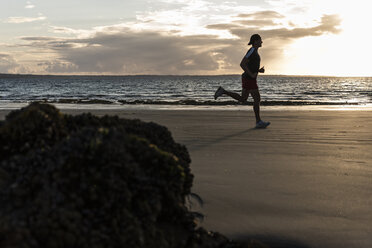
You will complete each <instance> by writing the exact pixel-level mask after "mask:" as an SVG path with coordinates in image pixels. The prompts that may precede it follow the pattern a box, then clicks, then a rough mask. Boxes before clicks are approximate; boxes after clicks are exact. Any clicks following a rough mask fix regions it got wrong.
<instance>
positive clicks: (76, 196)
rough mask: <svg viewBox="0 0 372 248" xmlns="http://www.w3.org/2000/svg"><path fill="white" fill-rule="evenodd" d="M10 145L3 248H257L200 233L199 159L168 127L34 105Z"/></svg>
mask: <svg viewBox="0 0 372 248" xmlns="http://www.w3.org/2000/svg"><path fill="white" fill-rule="evenodd" d="M0 145H1V146H0V147H1V148H0V155H1V161H0V202H1V205H0V247H79V248H80V247H81V248H84V247H89V248H98V247H133V248H135V247H165V248H166V247H177V248H178V247H185V248H186V247H211V248H212V247H213V248H214V247H216V248H217V247H236V248H237V247H248V246H242V245H241V244H237V243H233V242H232V241H229V240H228V239H227V238H226V237H224V236H223V235H221V234H217V233H210V232H207V231H206V230H204V229H202V228H199V229H196V225H195V217H194V215H193V214H192V213H191V212H189V211H188V209H187V208H186V207H185V198H186V197H187V196H188V195H189V194H190V192H191V186H192V180H193V175H192V174H191V171H190V167H189V163H190V157H189V154H188V152H187V149H186V147H184V146H182V145H179V144H177V143H176V142H174V140H173V138H172V136H171V134H170V132H169V131H168V130H167V128H165V127H163V126H160V125H157V124H155V123H145V122H142V121H139V120H126V119H120V118H118V117H115V116H114V117H110V116H104V117H101V118H100V117H96V116H93V115H91V114H82V115H78V116H71V115H63V114H61V113H60V112H59V111H58V110H57V109H56V108H55V107H53V106H51V105H47V104H40V103H33V104H31V105H29V106H28V107H26V108H23V109H21V110H18V111H13V112H11V113H10V114H9V115H8V116H7V118H6V120H5V121H4V122H2V123H1V124H0Z"/></svg>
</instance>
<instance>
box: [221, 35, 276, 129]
mask: <svg viewBox="0 0 372 248" xmlns="http://www.w3.org/2000/svg"><path fill="white" fill-rule="evenodd" d="M262 43H263V42H262V39H261V36H260V35H258V34H254V35H252V36H251V39H250V41H249V43H248V45H252V47H251V48H250V49H249V50H248V52H247V54H246V55H245V56H244V58H243V59H242V62H240V67H241V68H242V69H243V70H244V73H243V74H242V95H239V94H238V93H235V92H231V91H227V90H225V89H224V88H222V87H221V86H220V87H219V88H218V89H217V91H216V93H214V99H217V98H218V97H220V96H222V95H224V94H225V95H228V96H230V97H232V98H234V99H236V100H238V101H240V102H242V103H245V102H246V101H247V99H248V96H249V94H251V96H252V98H253V101H254V102H253V110H254V114H255V117H256V128H265V127H267V126H268V125H270V122H265V121H263V120H261V117H260V101H261V96H260V92H259V90H258V86H257V75H258V73H259V72H260V73H264V72H265V68H264V67H262V68H260V62H261V58H260V55H259V54H258V48H260V47H261V46H262Z"/></svg>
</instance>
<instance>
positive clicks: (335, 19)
mask: <svg viewBox="0 0 372 248" xmlns="http://www.w3.org/2000/svg"><path fill="white" fill-rule="evenodd" d="M340 23H341V19H340V17H339V16H338V15H323V16H322V18H321V21H320V23H318V25H316V26H314V27H308V28H299V27H296V28H291V29H290V28H274V29H264V30H255V29H250V28H248V29H247V28H246V27H240V28H231V29H229V31H230V32H231V33H232V34H234V35H236V36H238V37H240V38H242V39H246V40H247V39H249V37H250V35H251V33H255V32H258V33H260V34H261V36H263V37H264V38H266V39H272V38H276V39H282V40H288V39H289V40H291V39H292V40H293V39H298V38H303V37H307V36H320V35H324V34H327V33H331V34H338V33H339V32H340V31H341V30H340V29H339V28H338V26H339V25H340Z"/></svg>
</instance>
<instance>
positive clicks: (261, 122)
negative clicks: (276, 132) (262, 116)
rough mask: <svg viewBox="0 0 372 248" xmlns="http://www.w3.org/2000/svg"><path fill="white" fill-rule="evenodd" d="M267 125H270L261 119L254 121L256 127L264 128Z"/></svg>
mask: <svg viewBox="0 0 372 248" xmlns="http://www.w3.org/2000/svg"><path fill="white" fill-rule="evenodd" d="M268 125H270V122H265V121H262V120H261V121H259V122H257V123H256V128H266V127H267V126H268Z"/></svg>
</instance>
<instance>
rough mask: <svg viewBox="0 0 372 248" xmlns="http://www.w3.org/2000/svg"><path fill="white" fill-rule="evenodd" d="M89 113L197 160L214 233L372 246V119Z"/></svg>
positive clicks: (368, 114) (294, 113)
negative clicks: (130, 126) (155, 133)
mask: <svg viewBox="0 0 372 248" xmlns="http://www.w3.org/2000/svg"><path fill="white" fill-rule="evenodd" d="M89 111H90V112H92V113H94V114H97V115H104V114H110V115H111V114H118V115H119V116H121V117H125V118H139V119H142V120H144V121H154V122H157V123H159V124H162V125H165V126H167V127H168V128H169V129H170V131H171V132H172V134H173V137H174V138H175V140H176V141H177V142H179V143H182V144H184V145H186V146H187V148H188V150H189V152H190V155H191V158H192V163H191V168H192V172H193V174H194V175H195V179H194V186H193V192H195V193H197V194H199V195H200V196H201V197H202V198H203V200H204V207H203V208H201V209H200V208H196V209H197V210H199V211H201V212H202V213H203V214H204V215H205V220H204V222H203V223H202V226H204V227H206V228H207V229H208V230H213V231H218V232H221V233H223V234H226V235H227V236H229V237H231V238H238V239H244V238H248V237H249V238H250V237H256V238H258V239H261V240H264V241H266V242H269V243H271V244H272V245H273V247H295V246H296V247H321V248H323V247H324V248H325V247H327V248H328V247H330V248H332V247H349V248H351V247H358V248H360V247H372V152H371V151H372V128H371V126H372V111H362V110H346V111H327V110H284V111H265V110H263V112H262V117H263V119H264V120H265V121H270V122H271V125H270V126H269V127H268V128H267V129H254V128H253V126H254V118H253V113H252V111H251V109H250V108H249V109H248V108H247V110H232V111H231V110H230V111H229V110H205V109H204V110H151V109H149V110H144V109H142V110H138V109H137V110H136V109H130V110H107V109H101V110H99V109H96V110H92V109H91V110H89ZM7 112H8V111H6V110H1V111H0V118H1V119H3V118H4V115H5V114H6V113H7ZM62 112H65V113H71V114H77V113H80V112H85V111H84V110H81V109H80V110H67V109H66V110H62Z"/></svg>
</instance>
